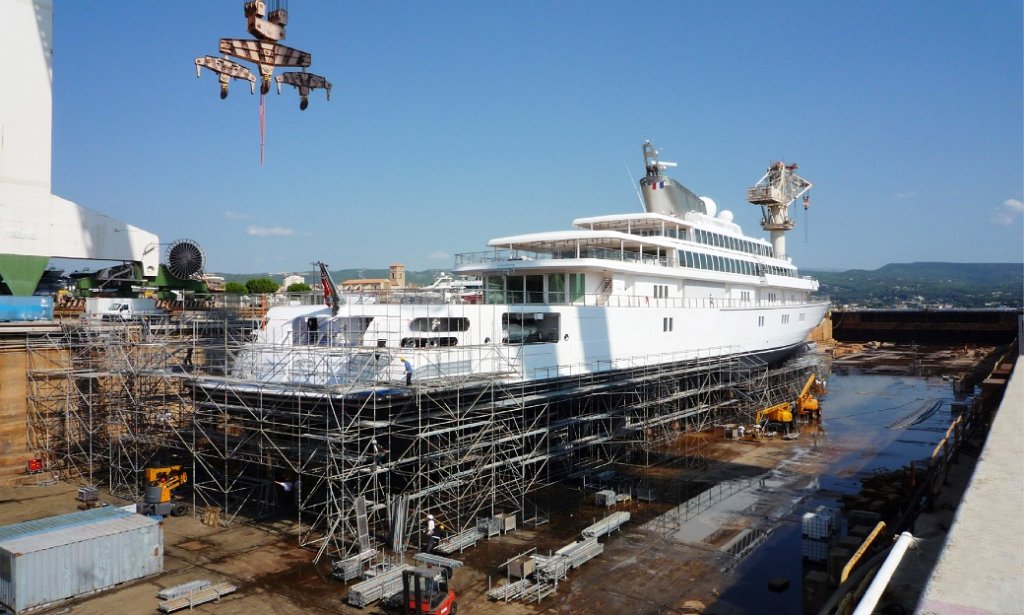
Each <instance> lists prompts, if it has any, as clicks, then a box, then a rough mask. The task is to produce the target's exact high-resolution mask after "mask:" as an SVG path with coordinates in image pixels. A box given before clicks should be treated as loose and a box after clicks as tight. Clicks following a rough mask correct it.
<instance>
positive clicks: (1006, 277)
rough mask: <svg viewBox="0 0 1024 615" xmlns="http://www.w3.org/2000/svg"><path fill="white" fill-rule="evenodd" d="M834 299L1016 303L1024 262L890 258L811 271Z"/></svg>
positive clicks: (868, 303)
mask: <svg viewBox="0 0 1024 615" xmlns="http://www.w3.org/2000/svg"><path fill="white" fill-rule="evenodd" d="M801 273H803V274H806V275H811V276H813V277H815V278H817V279H818V281H819V282H821V292H822V293H824V294H827V295H829V296H830V297H831V299H832V303H833V305H836V306H841V305H851V306H852V305H856V306H860V307H935V306H951V307H963V308H981V307H1016V308H1020V307H1021V306H1022V303H1024V263H891V264H888V265H885V266H884V267H880V268H878V269H875V270H871V271H866V270H863V269H851V270H849V271H842V272H836V271H809V270H801Z"/></svg>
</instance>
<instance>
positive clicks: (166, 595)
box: [156, 579, 210, 600]
mask: <svg viewBox="0 0 1024 615" xmlns="http://www.w3.org/2000/svg"><path fill="white" fill-rule="evenodd" d="M209 586H210V582H209V581H207V580H206V579H199V580H198V581H189V582H188V583H182V584H181V585H175V586H174V587H168V588H167V589H162V590H160V591H159V592H158V593H157V595H156V597H157V598H159V599H161V600H171V599H172V598H178V597H179V596H184V595H185V594H187V593H189V592H195V591H199V590H200V589H206V588H207V587H209Z"/></svg>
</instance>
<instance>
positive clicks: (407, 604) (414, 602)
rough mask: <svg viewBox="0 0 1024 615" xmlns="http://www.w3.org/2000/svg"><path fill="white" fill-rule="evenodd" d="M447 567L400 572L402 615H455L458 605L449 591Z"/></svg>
mask: <svg viewBox="0 0 1024 615" xmlns="http://www.w3.org/2000/svg"><path fill="white" fill-rule="evenodd" d="M451 576H452V570H451V568H448V567H443V566H442V567H441V568H440V569H437V568H412V569H409V570H403V571H402V605H401V606H402V611H401V612H402V615H455V614H456V613H457V612H458V610H459V603H458V602H456V601H455V598H456V596H455V592H454V591H452V590H451V589H449V587H448V580H449V579H450V578H451Z"/></svg>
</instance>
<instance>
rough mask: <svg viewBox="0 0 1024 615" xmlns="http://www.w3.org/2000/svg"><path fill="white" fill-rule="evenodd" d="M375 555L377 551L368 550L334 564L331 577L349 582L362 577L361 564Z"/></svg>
mask: <svg viewBox="0 0 1024 615" xmlns="http://www.w3.org/2000/svg"><path fill="white" fill-rule="evenodd" d="M376 555H377V549H374V548H372V547H371V548H369V549H366V550H365V551H362V552H360V553H357V554H356V555H353V556H351V557H346V558H345V559H343V560H338V561H336V562H334V566H333V569H332V570H331V576H332V577H334V578H335V579H338V580H339V581H346V582H347V581H351V580H352V579H358V578H359V577H361V576H363V564H365V563H366V562H368V561H370V560H371V559H373V558H374V557H376Z"/></svg>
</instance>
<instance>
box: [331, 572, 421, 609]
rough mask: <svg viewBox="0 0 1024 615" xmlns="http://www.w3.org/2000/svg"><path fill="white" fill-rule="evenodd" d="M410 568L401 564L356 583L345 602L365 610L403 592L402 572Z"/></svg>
mask: <svg viewBox="0 0 1024 615" xmlns="http://www.w3.org/2000/svg"><path fill="white" fill-rule="evenodd" d="M410 568H412V566H410V565H409V564H399V565H397V566H395V567H393V568H390V569H388V570H387V571H384V572H381V573H378V574H377V575H376V576H373V577H370V578H369V579H366V580H365V581H362V582H361V583H356V584H355V585H353V586H352V588H351V589H349V590H348V596H347V597H346V598H345V601H346V602H348V603H349V604H351V605H352V606H357V607H359V608H365V607H367V606H369V605H370V604H371V603H374V602H376V601H378V600H381V599H383V598H387V597H388V596H392V595H394V594H397V593H398V592H400V591H402V571H403V570H408V569H410Z"/></svg>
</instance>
